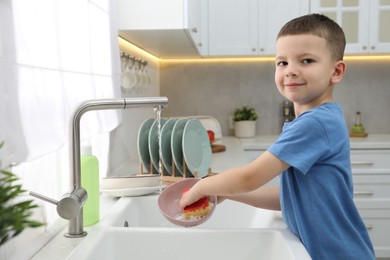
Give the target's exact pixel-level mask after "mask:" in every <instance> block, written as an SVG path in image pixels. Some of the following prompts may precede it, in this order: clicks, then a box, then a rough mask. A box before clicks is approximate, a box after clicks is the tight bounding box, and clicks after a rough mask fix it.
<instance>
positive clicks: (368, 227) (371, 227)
mask: <svg viewBox="0 0 390 260" xmlns="http://www.w3.org/2000/svg"><path fill="white" fill-rule="evenodd" d="M373 228H374V227H373V226H372V225H370V224H368V225H366V229H368V230H370V229H373Z"/></svg>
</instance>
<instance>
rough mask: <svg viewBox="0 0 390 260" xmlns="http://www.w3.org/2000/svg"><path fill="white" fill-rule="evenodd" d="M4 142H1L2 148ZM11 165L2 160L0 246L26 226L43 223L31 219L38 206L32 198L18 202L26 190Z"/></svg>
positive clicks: (0, 170) (0, 177)
mask: <svg viewBox="0 0 390 260" xmlns="http://www.w3.org/2000/svg"><path fill="white" fill-rule="evenodd" d="M3 145H4V142H1V143H0V149H1V148H2V147H3ZM10 168H11V166H7V167H4V168H3V167H2V165H1V160H0V246H1V245H3V244H4V243H5V242H7V241H8V240H9V239H11V238H13V237H15V236H17V235H19V234H20V233H21V232H22V231H23V230H24V229H25V228H28V227H31V228H35V227H40V226H42V225H43V224H42V223H40V222H37V221H32V220H29V218H30V216H31V214H32V213H31V209H33V208H36V207H37V206H36V205H34V204H33V201H32V200H24V201H21V202H19V201H18V202H16V198H17V197H18V196H19V195H21V194H23V193H24V192H25V190H23V189H22V185H20V184H16V182H17V181H18V180H19V178H18V177H17V176H16V175H15V174H13V173H12V172H11V171H10Z"/></svg>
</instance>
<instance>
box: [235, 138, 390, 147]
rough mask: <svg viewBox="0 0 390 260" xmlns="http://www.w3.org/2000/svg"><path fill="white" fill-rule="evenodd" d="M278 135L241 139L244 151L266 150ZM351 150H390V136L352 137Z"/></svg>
mask: <svg viewBox="0 0 390 260" xmlns="http://www.w3.org/2000/svg"><path fill="white" fill-rule="evenodd" d="M277 138H278V136H277V135H258V136H255V137H253V138H241V139H239V140H240V143H241V145H242V148H243V149H244V150H249V151H250V150H266V149H267V148H268V147H269V146H270V145H271V144H272V143H273V142H275V141H276V140H277ZM350 142H351V149H390V134H369V135H368V136H367V137H351V138H350Z"/></svg>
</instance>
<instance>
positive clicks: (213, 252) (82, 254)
mask: <svg viewBox="0 0 390 260" xmlns="http://www.w3.org/2000/svg"><path fill="white" fill-rule="evenodd" d="M68 259H70V260H72V259H75V260H76V259H77V260H79V259H83V260H99V259H115V260H121V259H137V260H141V259H145V260H150V259H159V260H175V259H178V260H182V259H186V260H188V259H190V260H191V259H194V260H195V259H196V260H199V259H224V260H229V259H232V260H252V259H267V260H268V259H278V260H279V259H283V260H289V259H296V260H298V259H299V260H304V259H310V257H309V255H308V254H307V252H306V250H305V249H304V247H303V246H302V244H301V243H300V242H299V240H298V239H297V238H296V237H295V236H293V235H292V234H291V233H290V232H288V231H287V230H283V231H282V230H268V229H186V228H118V227H107V228H105V229H102V230H101V231H99V232H93V233H92V234H89V235H88V237H87V238H86V239H85V240H83V242H82V243H81V244H80V245H79V246H78V247H77V248H76V249H75V251H74V252H73V253H72V255H71V256H70V257H69V258H68Z"/></svg>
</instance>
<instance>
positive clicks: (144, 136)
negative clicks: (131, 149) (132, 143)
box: [137, 118, 158, 174]
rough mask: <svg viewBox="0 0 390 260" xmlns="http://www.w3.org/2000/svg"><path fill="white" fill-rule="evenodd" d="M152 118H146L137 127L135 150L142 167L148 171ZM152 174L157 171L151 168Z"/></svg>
mask: <svg viewBox="0 0 390 260" xmlns="http://www.w3.org/2000/svg"><path fill="white" fill-rule="evenodd" d="M154 121H155V119H154V118H148V119H146V120H145V121H144V122H143V123H142V125H141V127H140V128H139V129H138V137H137V150H138V155H139V158H140V160H141V162H142V164H143V166H144V169H145V170H146V171H147V172H149V173H150V155H149V144H148V143H149V131H150V128H151V127H152V124H153V123H154ZM151 173H152V174H154V173H158V172H155V170H153V172H151Z"/></svg>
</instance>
